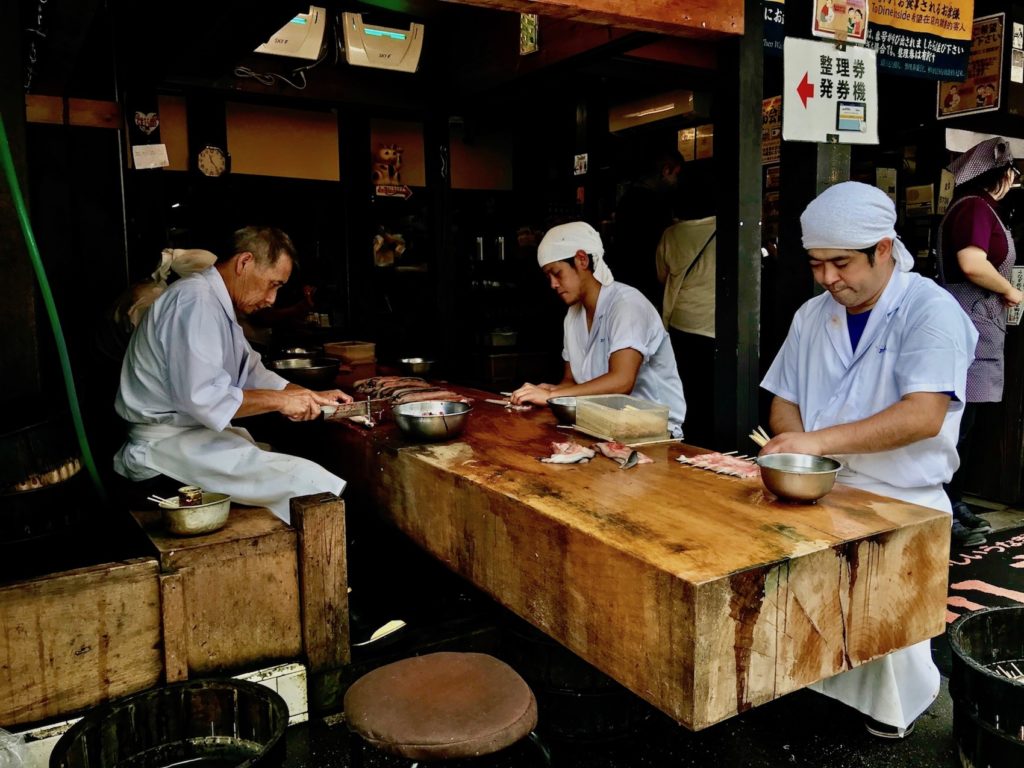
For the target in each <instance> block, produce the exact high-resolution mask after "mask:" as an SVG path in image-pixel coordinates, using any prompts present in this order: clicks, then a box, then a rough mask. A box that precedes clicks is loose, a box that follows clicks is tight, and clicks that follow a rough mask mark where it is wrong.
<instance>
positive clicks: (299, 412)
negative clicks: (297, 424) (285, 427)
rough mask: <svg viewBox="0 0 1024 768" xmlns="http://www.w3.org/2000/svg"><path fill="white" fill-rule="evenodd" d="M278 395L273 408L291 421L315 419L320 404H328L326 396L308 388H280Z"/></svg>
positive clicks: (318, 412) (318, 413)
mask: <svg viewBox="0 0 1024 768" xmlns="http://www.w3.org/2000/svg"><path fill="white" fill-rule="evenodd" d="M278 395H279V399H278V403H277V408H276V409H275V410H276V411H277V412H278V413H280V414H282V415H284V416H287V417H288V418H289V419H291V420H292V421H310V420H311V419H315V418H316V417H317V416H319V415H320V406H321V405H329V404H330V401H328V400H326V398H321V397H320V395H319V394H318V393H316V392H313V391H311V390H308V389H297V388H296V389H282V390H281V391H280V392H278Z"/></svg>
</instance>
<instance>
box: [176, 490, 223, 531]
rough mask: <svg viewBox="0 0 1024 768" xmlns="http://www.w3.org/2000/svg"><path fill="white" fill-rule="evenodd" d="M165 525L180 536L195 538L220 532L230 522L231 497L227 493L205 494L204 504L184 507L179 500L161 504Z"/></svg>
mask: <svg viewBox="0 0 1024 768" xmlns="http://www.w3.org/2000/svg"><path fill="white" fill-rule="evenodd" d="M159 506H160V509H162V510H163V516H164V525H166V526H167V530H169V531H170V532H171V533H174V534H177V535H178V536H195V535H197V534H200V533H213V532H214V531H219V530H220V529H221V528H223V527H224V526H225V525H226V524H227V522H228V513H229V512H230V511H231V497H230V496H228V495H227V494H226V493H203V503H202V504H194V505H192V506H189V507H182V506H179V504H178V499H177V498H171V499H168V500H167V501H162V502H160V505H159Z"/></svg>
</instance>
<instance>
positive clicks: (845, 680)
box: [809, 470, 952, 735]
mask: <svg viewBox="0 0 1024 768" xmlns="http://www.w3.org/2000/svg"><path fill="white" fill-rule="evenodd" d="M837 480H838V482H841V483H845V484H846V485H852V486H854V487H855V488H861V489H863V490H865V491H870V492H872V493H877V494H879V495H881V496H889V497H891V498H894V499H900V500H901V501H906V502H909V503H911V504H919V505H921V506H923V507H932V508H933V509H941V510H942V511H943V512H948V513H950V524H952V507H951V506H950V503H949V497H948V496H946V494H945V492H944V491H943V490H942V486H941V485H940V486H938V487H925V488H897V487H895V486H892V485H889V484H888V483H883V482H880V481H877V480H872V479H871V478H869V477H867V476H865V475H861V474H859V473H854V472H847V471H845V470H844V472H840V474H839V476H838V478H837ZM809 687H810V689H811V690H814V691H817V692H818V693H823V694H825V695H826V696H828V697H830V698H833V699H837V700H838V701H841V702H843V703H844V704H846V705H847V706H850V707H853V708H854V709H856V710H857V711H858V712H862V713H864V714H865V715H867V716H868V717H870V718H873V719H875V720H877V721H878V722H880V723H885V724H887V725H891V726H895V727H896V728H899V729H901V730H900V735H902V733H903V729H906V728H909V727H910V724H911V723H913V722H914V720H916V719H917V718H918V717H919V716H920V715H921V713H922V712H924V711H925V710H926V709H928V707H929V706H931V703H932V702H933V701H935V697H936V696H938V694H939V670H938V668H937V667H936V666H935V664H934V662H933V661H932V650H931V641H930V640H922V641H921V642H920V643H916V644H915V645H911V646H909V647H907V648H903V649H901V650H899V651H893V652H892V653H890V654H888V655H886V656H883V657H882V658H880V659H875V660H874V661H869V662H868V663H867V664H862V665H861V666H859V667H856V668H854V669H851V670H849V671H848V672H842V673H840V674H838V675H836V676H834V677H830V678H828V679H827V680H821V681H820V682H817V683H814V684H812V685H811V686H809Z"/></svg>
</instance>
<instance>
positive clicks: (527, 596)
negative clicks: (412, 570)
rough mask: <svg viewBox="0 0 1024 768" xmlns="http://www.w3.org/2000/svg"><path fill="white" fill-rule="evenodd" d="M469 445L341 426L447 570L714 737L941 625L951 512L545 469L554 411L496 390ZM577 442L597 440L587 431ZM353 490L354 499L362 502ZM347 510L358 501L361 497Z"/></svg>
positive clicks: (573, 468)
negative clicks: (518, 402) (518, 404)
mask: <svg viewBox="0 0 1024 768" xmlns="http://www.w3.org/2000/svg"><path fill="white" fill-rule="evenodd" d="M471 394H472V395H474V396H475V397H476V398H477V399H476V402H475V403H474V412H473V413H472V415H471V417H470V420H469V423H468V426H467V429H466V431H465V432H464V433H463V435H462V436H460V438H458V439H457V440H455V441H452V442H448V443H441V444H414V443H412V442H409V441H407V440H406V439H405V438H404V436H403V435H402V434H401V433H400V432H398V430H397V427H396V426H395V425H394V424H392V423H384V424H381V425H379V426H378V427H376V428H375V429H374V430H372V431H370V432H367V431H364V430H361V429H360V428H358V427H355V426H352V425H349V424H347V423H339V424H333V425H331V426H332V428H331V429H330V430H329V438H328V439H329V443H330V450H329V453H330V455H329V456H328V457H327V459H326V460H325V463H327V464H328V466H329V468H330V469H331V470H332V471H335V472H337V473H338V474H340V475H341V476H342V477H344V478H346V479H347V480H348V481H349V483H350V489H351V491H350V492H349V494H351V493H353V492H354V493H355V494H359V495H365V496H366V497H367V498H370V499H372V500H373V501H374V502H375V503H376V504H377V505H378V506H379V507H380V509H381V510H382V511H383V512H384V514H386V516H387V517H388V518H389V519H390V520H392V521H393V522H394V523H395V524H396V525H397V526H398V527H399V528H400V529H401V530H402V531H404V532H405V533H406V534H407V535H408V536H410V537H411V538H412V539H413V540H414V541H416V542H417V543H418V544H419V545H420V546H422V547H423V548H425V549H426V550H428V551H429V552H431V553H432V554H433V555H435V556H436V557H438V558H439V559H440V560H441V561H443V562H444V563H445V564H446V565H447V566H448V567H450V568H451V569H452V570H454V571H456V572H457V573H459V574H461V575H462V576H463V577H465V578H466V579H468V580H469V581H471V582H473V583H474V584H476V585H478V586H479V587H481V588H482V589H484V590H485V591H487V592H488V593H490V594H491V595H492V596H493V597H494V598H495V599H496V600H498V601H499V602H500V603H502V604H503V605H505V606H507V607H508V608H509V609H511V610H512V611H513V612H515V613H516V614H518V615H519V616H521V617H523V618H524V619H526V620H527V621H529V622H531V623H532V624H534V625H535V626H537V627H538V628H539V629H541V630H543V631H544V632H546V633H547V634H548V635H550V636H551V637H553V638H554V639H556V640H557V641H559V642H560V643H562V644H564V645H565V646H566V647H568V648H569V649H570V650H572V651H573V652H575V653H576V654H578V655H579V656H581V657H582V658H584V659H585V660H587V661H588V662H590V663H591V664H593V665H594V666H596V667H597V668H599V669H600V670H602V671H603V672H605V673H606V674H608V675H609V676H611V677H613V678H615V679H616V680H618V681H619V682H620V683H622V684H623V685H625V686H626V687H627V688H629V689H630V690H632V691H634V692H635V693H636V694H638V695H639V696H641V697H642V698H644V699H646V700H647V701H649V702H650V703H651V704H653V705H654V706H656V707H658V708H659V709H661V710H662V711H664V712H666V713H667V714H669V715H670V716H672V717H673V718H675V719H676V720H677V721H679V722H680V723H682V724H683V725H685V726H687V727H689V728H692V729H700V728H704V727H706V726H708V725H711V724H713V723H716V722H718V721H720V720H723V719H725V718H727V717H730V716H732V715H734V714H736V713H738V712H742V711H744V710H746V709H748V708H750V707H752V706H756V705H758V704H762V703H764V702H766V701H770V700H772V699H774V698H777V697H778V696H781V695H783V694H785V693H788V692H790V691H793V690H796V689H798V688H801V687H803V686H806V685H808V684H809V683H812V682H814V681H817V680H820V679H822V678H825V677H829V676H831V675H833V674H836V673H838V672H842V671H844V670H847V669H850V668H851V667H855V666H857V665H859V664H862V663H864V662H866V661H870V660H871V659H874V658H877V657H879V656H881V655H883V654H885V653H887V652H889V651H892V650H895V649H898V648H902V647H905V646H907V645H911V644H913V643H915V642H918V641H920V640H924V639H927V638H930V637H932V636H935V635H938V634H940V633H941V632H942V631H943V629H944V627H945V624H944V615H945V613H944V607H945V599H946V570H947V561H948V552H949V517H948V515H946V514H944V513H942V512H939V511H937V510H933V509H927V508H924V507H918V506H914V505H912V504H907V503H904V502H899V501H896V500H893V499H888V498H884V497H881V496H876V495H873V494H869V493H866V492H863V491H859V490H855V489H853V488H849V487H844V486H841V485H837V486H836V487H835V489H834V490H833V491H832V493H830V494H829V495H828V496H826V497H825V498H824V499H822V500H821V501H819V502H818V503H817V504H814V505H791V504H783V503H779V502H777V501H775V500H774V498H773V497H772V496H771V495H770V494H769V493H767V492H766V491H764V490H763V488H762V486H761V483H760V481H759V480H753V481H751V480H740V479H737V478H731V477H725V476H720V475H715V474H712V473H710V472H705V471H702V470H698V469H694V468H691V467H684V466H682V465H680V464H678V463H677V462H676V461H675V457H676V456H678V455H679V454H680V453H681V452H685V453H687V454H693V453H698V452H700V449H697V448H693V447H691V446H686V445H681V444H670V445H660V446H653V447H648V448H647V449H646V450H645V451H644V452H645V453H647V454H648V455H649V456H650V457H651V458H653V459H654V460H655V463H654V464H653V465H643V466H638V467H635V468H633V469H630V470H620V469H619V468H618V465H617V463H615V462H613V461H612V460H610V459H607V458H604V457H603V456H600V455H598V456H597V457H596V458H595V459H594V460H592V461H591V462H590V463H589V464H581V465H551V464H542V463H541V462H539V461H538V460H537V457H539V456H543V455H548V454H549V453H550V450H549V443H550V442H551V441H553V440H559V441H561V440H565V439H566V437H567V435H568V434H571V433H567V432H566V431H565V430H561V429H556V428H555V420H554V417H553V415H552V414H551V413H550V411H549V410H548V409H546V408H545V409H535V410H533V411H532V412H529V413H525V414H521V413H511V412H507V411H506V410H505V409H504V408H502V407H501V406H497V405H490V404H488V403H484V402H483V401H482V399H483V398H484V397H488V396H490V397H493V395H486V394H484V393H480V392H473V393H471ZM577 439H578V441H579V442H581V443H583V444H590V443H592V442H593V441H592V440H590V439H588V438H586V437H585V436H582V435H580V436H578V437H577ZM349 494H347V495H349ZM350 503H351V502H350Z"/></svg>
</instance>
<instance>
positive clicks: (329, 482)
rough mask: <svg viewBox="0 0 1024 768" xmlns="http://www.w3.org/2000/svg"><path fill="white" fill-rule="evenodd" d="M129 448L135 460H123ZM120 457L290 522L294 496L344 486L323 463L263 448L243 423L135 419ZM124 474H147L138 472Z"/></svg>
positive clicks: (120, 460)
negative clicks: (217, 425) (213, 425)
mask: <svg viewBox="0 0 1024 768" xmlns="http://www.w3.org/2000/svg"><path fill="white" fill-rule="evenodd" d="M126 453H130V454H131V458H132V459H134V461H129V462H125V461H124V459H125V458H127V457H126V456H124V454H126ZM140 460H141V462H140ZM116 463H118V464H121V466H122V467H123V466H124V465H125V464H126V463H128V464H129V465H131V464H135V465H138V463H141V464H143V465H144V466H146V467H148V468H150V469H152V470H155V471H156V472H159V473H161V474H164V475H167V476H168V477H172V478H174V479H175V480H178V481H180V482H182V483H187V484H189V485H198V486H200V487H202V488H204V489H206V490H209V491H216V492H218V493H227V494H230V495H231V497H232V500H234V501H236V502H237V503H239V504H245V505H249V506H257V507H267V508H269V509H270V510H271V511H272V512H273V513H274V514H275V515H277V516H278V517H279V518H281V519H282V520H284V521H285V522H286V523H288V522H290V519H291V516H290V511H289V505H290V500H291V498H292V497H294V496H306V495H309V494H313V493H323V492H325V491H327V492H330V493H333V494H335V495H340V494H341V492H342V491H343V490H344V489H345V481H344V480H342V479H341V478H340V477H337V476H336V475H333V474H331V473H330V472H328V471H327V470H326V469H324V468H323V467H321V466H320V465H319V464H316V463H314V462H312V461H309V460H308V459H302V458H299V457H298V456H289V455H288V454H285V453H274V452H272V451H264V450H261V449H260V448H259V447H258V446H257V445H256V444H255V442H254V441H253V439H252V436H251V435H250V434H249V432H248V430H246V429H242V428H241V427H227V428H226V429H224V430H223V431H221V432H215V431H213V430H212V429H207V428H206V427H173V426H169V425H167V424H133V425H132V426H131V429H130V432H129V439H128V442H127V443H125V446H124V448H122V451H121V452H119V454H118V456H117V459H116ZM118 471H120V469H119V470H118ZM122 474H125V475H126V476H127V477H130V478H131V479H134V480H143V479H146V476H140V475H139V474H138V473H136V472H131V473H129V472H122ZM147 475H148V476H150V477H151V476H152V475H151V474H148V473H147Z"/></svg>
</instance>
